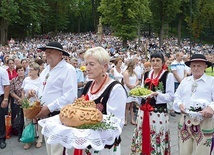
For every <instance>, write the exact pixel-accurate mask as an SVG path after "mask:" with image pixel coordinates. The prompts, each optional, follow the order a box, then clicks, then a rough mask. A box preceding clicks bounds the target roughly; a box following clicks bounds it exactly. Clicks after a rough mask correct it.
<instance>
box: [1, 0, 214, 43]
mask: <svg viewBox="0 0 214 155" xmlns="http://www.w3.org/2000/svg"><path fill="white" fill-rule="evenodd" d="M100 17H102V25H104V26H107V27H108V28H110V29H111V30H112V32H113V35H115V36H118V37H119V38H121V39H122V40H123V45H124V46H126V42H127V40H133V39H135V38H137V37H138V35H139V33H142V34H145V33H147V32H148V33H149V34H151V32H155V34H157V36H158V37H160V46H161V45H162V42H161V40H162V39H163V38H164V37H168V36H169V35H174V36H177V35H178V38H181V37H189V38H190V37H192V39H194V41H197V40H206V41H211V43H213V40H214V35H213V34H214V24H213V23H214V1H213V0H72V1H70V0H37V1H34V0H0V44H2V45H5V44H7V40H8V39H10V38H11V37H12V38H18V39H20V40H21V39H24V38H25V37H34V36H35V35H38V34H46V33H49V32H51V33H57V32H76V33H80V32H88V31H93V32H96V31H97V25H98V23H99V18H100Z"/></svg>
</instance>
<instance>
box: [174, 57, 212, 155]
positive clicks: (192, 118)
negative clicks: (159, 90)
mask: <svg viewBox="0 0 214 155" xmlns="http://www.w3.org/2000/svg"><path fill="white" fill-rule="evenodd" d="M185 64H186V65H187V66H189V67H190V68H191V71H192V76H189V77H186V78H185V79H183V80H182V81H181V83H180V85H179V86H178V89H177V90H176V92H175V98H174V109H175V110H176V111H177V112H181V113H182V115H181V119H180V121H179V125H178V128H179V136H178V137H179V152H180V153H179V154H180V155H191V154H194V155H202V154H204V155H205V154H206V155H208V154H211V151H212V149H213V146H214V142H213V140H212V138H213V134H214V120H213V118H212V117H213V114H214V77H212V76H208V75H206V74H205V70H206V68H207V67H210V66H211V65H212V63H211V62H209V61H208V60H207V59H206V58H205V56H204V55H201V54H194V55H193V56H192V57H191V59H190V61H187V62H185Z"/></svg>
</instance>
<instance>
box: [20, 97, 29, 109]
mask: <svg viewBox="0 0 214 155" xmlns="http://www.w3.org/2000/svg"><path fill="white" fill-rule="evenodd" d="M20 103H21V108H24V109H27V108H29V107H30V101H29V99H28V98H27V97H25V98H23V99H22V100H21V102H20Z"/></svg>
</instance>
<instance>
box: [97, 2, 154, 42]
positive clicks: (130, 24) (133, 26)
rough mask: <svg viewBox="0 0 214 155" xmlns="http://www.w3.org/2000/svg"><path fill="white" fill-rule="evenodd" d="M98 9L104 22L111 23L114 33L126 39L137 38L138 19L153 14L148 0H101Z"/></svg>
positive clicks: (146, 17)
mask: <svg viewBox="0 0 214 155" xmlns="http://www.w3.org/2000/svg"><path fill="white" fill-rule="evenodd" d="M141 2H144V3H141ZM144 4H145V5H144ZM146 5H147V6H146ZM98 10H99V11H100V13H101V14H102V22H103V23H104V24H108V25H111V27H112V29H113V30H114V35H115V36H118V37H120V38H121V39H122V40H125V41H126V40H132V39H135V38H136V36H137V24H138V21H140V20H143V17H144V19H148V16H149V15H150V14H151V13H150V11H149V9H148V1H146V0H144V1H142V0H139V1H135V0H101V3H100V7H99V8H98ZM141 10H142V11H141Z"/></svg>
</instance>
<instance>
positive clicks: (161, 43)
mask: <svg viewBox="0 0 214 155" xmlns="http://www.w3.org/2000/svg"><path fill="white" fill-rule="evenodd" d="M163 28H164V23H162V24H161V27H160V32H159V47H162V45H163V35H164V29H163Z"/></svg>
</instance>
